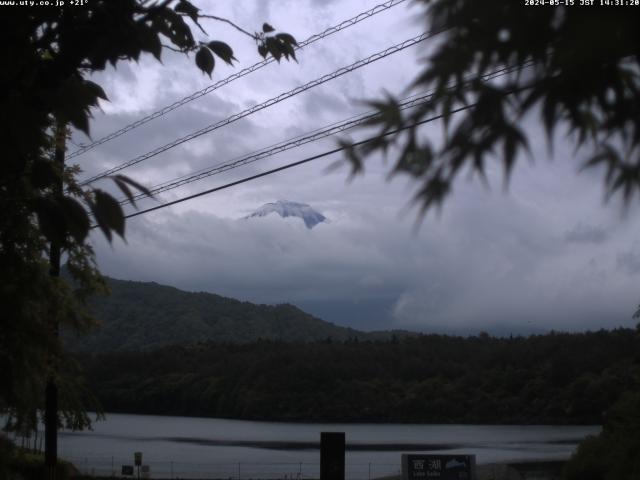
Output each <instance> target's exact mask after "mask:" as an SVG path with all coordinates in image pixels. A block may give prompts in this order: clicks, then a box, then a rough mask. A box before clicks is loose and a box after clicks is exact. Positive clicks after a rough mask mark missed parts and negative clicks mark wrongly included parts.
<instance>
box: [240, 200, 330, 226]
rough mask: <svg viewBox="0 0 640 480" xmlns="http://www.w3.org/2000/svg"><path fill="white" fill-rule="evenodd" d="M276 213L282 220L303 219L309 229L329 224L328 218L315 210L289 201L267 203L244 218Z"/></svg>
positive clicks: (304, 204)
mask: <svg viewBox="0 0 640 480" xmlns="http://www.w3.org/2000/svg"><path fill="white" fill-rule="evenodd" d="M274 212H275V213H277V214H278V215H280V216H281V217H282V218H287V217H298V218H301V219H302V220H303V221H304V224H305V225H306V226H307V228H309V229H311V228H313V227H315V226H316V225H317V224H319V223H322V222H327V217H325V216H324V215H322V214H321V213H320V212H318V211H316V210H314V209H313V208H312V207H311V206H309V205H307V204H306V203H298V202H290V201H288V200H278V201H277V202H274V203H265V204H264V205H262V206H261V207H260V208H258V209H257V210H256V211H255V212H253V213H252V214H251V215H247V216H246V217H244V218H256V217H265V216H267V215H269V214H271V213H274Z"/></svg>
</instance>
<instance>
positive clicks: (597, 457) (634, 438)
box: [564, 391, 640, 480]
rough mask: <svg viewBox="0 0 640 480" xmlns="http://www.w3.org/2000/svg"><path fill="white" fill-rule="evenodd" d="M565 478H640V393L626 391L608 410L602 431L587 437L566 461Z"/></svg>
mask: <svg viewBox="0 0 640 480" xmlns="http://www.w3.org/2000/svg"><path fill="white" fill-rule="evenodd" d="M564 478H565V480H635V479H637V478H640V393H638V392H637V391H636V392H635V393H630V392H628V393H626V394H625V395H624V396H622V398H621V399H620V400H619V401H618V402H616V404H615V405H614V406H613V407H612V408H611V410H610V411H608V412H607V415H606V422H605V424H604V427H603V431H602V433H600V434H599V435H597V436H593V437H590V438H588V439H587V440H585V441H584V442H583V443H581V444H580V447H579V448H578V451H577V452H576V453H575V455H573V457H572V458H571V460H570V461H569V462H568V463H567V464H566V466H565V469H564Z"/></svg>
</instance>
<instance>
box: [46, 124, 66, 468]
mask: <svg viewBox="0 0 640 480" xmlns="http://www.w3.org/2000/svg"><path fill="white" fill-rule="evenodd" d="M66 138H67V127H66V125H65V124H64V123H62V122H58V124H57V126H56V140H55V141H56V144H55V156H54V162H55V166H56V169H58V172H59V175H60V179H59V181H58V183H57V184H56V185H55V188H54V195H56V196H61V195H62V194H63V193H62V191H63V188H64V187H63V178H62V176H63V173H64V153H65V141H66ZM61 251H62V248H61V245H60V244H59V243H58V242H55V241H52V242H51V246H50V249H49V274H50V275H51V276H52V277H59V276H60V255H61ZM52 313H53V314H54V316H53V318H52V319H51V321H50V324H49V328H50V335H51V336H52V340H53V341H55V340H56V339H57V338H58V321H57V319H56V318H55V312H52ZM49 362H50V364H49V367H50V372H49V378H48V379H47V386H46V389H45V404H44V465H45V469H46V475H45V477H46V479H47V480H56V476H57V475H56V471H57V465H58V386H57V385H56V378H55V375H56V369H57V365H56V363H57V362H56V359H55V358H54V356H53V355H51V356H50V358H49Z"/></svg>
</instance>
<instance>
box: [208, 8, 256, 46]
mask: <svg viewBox="0 0 640 480" xmlns="http://www.w3.org/2000/svg"><path fill="white" fill-rule="evenodd" d="M198 17H200V18H209V19H211V20H217V21H219V22H224V23H228V24H229V25H231V26H232V27H233V28H235V29H236V30H238V31H239V32H242V33H244V34H245V35H248V36H249V37H251V38H253V39H254V40H258V36H257V35H256V34H254V33H249V32H247V31H246V30H245V29H244V28H242V27H239V26H238V25H236V24H235V23H233V22H232V21H231V20H227V19H226V18H222V17H216V16H215V15H203V14H198Z"/></svg>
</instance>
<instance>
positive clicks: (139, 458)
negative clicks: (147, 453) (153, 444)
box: [133, 452, 142, 467]
mask: <svg viewBox="0 0 640 480" xmlns="http://www.w3.org/2000/svg"><path fill="white" fill-rule="evenodd" d="M133 458H134V459H135V465H136V467H139V466H140V465H142V452H134V454H133Z"/></svg>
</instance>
